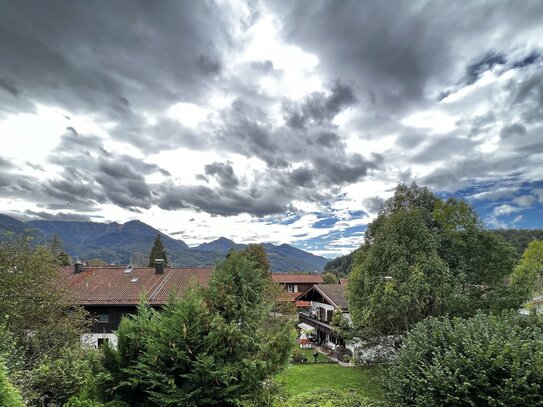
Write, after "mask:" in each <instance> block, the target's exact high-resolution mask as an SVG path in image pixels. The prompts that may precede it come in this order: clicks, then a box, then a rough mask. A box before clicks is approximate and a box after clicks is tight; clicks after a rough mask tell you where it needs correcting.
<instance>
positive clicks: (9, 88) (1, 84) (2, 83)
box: [0, 78, 20, 97]
mask: <svg viewBox="0 0 543 407" xmlns="http://www.w3.org/2000/svg"><path fill="white" fill-rule="evenodd" d="M0 89H4V90H5V91H6V92H8V93H9V94H11V95H12V96H15V97H17V96H19V93H20V91H19V89H18V88H17V86H15V84H14V83H13V82H11V81H8V80H6V79H3V78H0Z"/></svg>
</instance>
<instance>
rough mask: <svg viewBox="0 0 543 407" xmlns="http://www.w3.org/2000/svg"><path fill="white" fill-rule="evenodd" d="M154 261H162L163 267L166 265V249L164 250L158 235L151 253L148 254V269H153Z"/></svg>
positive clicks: (158, 234)
mask: <svg viewBox="0 0 543 407" xmlns="http://www.w3.org/2000/svg"><path fill="white" fill-rule="evenodd" d="M155 259H163V260H164V265H165V266H166V265H167V264H168V257H167V255H166V249H165V248H164V243H162V239H161V237H160V233H157V234H156V237H155V241H154V243H153V247H152V248H151V253H149V267H153V266H154V265H155Z"/></svg>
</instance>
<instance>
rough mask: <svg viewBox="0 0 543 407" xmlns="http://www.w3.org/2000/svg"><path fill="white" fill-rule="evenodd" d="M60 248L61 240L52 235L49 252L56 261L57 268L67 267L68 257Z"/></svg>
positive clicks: (68, 263)
mask: <svg viewBox="0 0 543 407" xmlns="http://www.w3.org/2000/svg"><path fill="white" fill-rule="evenodd" d="M62 246H63V244H62V240H61V239H60V237H59V235H57V234H56V233H55V234H54V235H53V238H52V239H51V243H50V246H49V249H50V250H51V254H52V256H53V258H55V259H56V261H57V263H58V265H59V266H69V265H70V257H69V256H68V254H67V253H66V252H65V251H64V250H63V247H62Z"/></svg>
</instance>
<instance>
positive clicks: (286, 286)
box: [272, 273, 324, 308]
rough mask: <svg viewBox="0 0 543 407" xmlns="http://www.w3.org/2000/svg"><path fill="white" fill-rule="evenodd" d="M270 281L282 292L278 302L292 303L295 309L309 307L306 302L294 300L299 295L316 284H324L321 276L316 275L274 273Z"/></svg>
mask: <svg viewBox="0 0 543 407" xmlns="http://www.w3.org/2000/svg"><path fill="white" fill-rule="evenodd" d="M272 279H273V281H274V282H275V283H276V284H279V285H280V286H281V287H283V290H284V293H282V294H281V295H280V296H279V301H284V302H293V303H295V305H296V307H297V308H305V307H308V306H309V305H310V304H309V302H307V301H299V300H298V301H297V300H296V298H297V297H298V296H299V294H300V293H302V292H304V291H307V290H309V289H310V288H311V287H313V286H314V285H316V284H322V283H324V280H323V279H322V276H321V275H316V274H286V273H274V274H272Z"/></svg>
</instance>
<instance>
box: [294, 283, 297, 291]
mask: <svg viewBox="0 0 543 407" xmlns="http://www.w3.org/2000/svg"><path fill="white" fill-rule="evenodd" d="M294 292H295V293H297V292H298V285H297V284H295V285H294Z"/></svg>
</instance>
